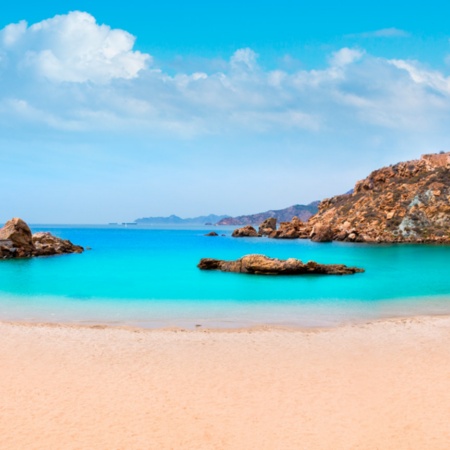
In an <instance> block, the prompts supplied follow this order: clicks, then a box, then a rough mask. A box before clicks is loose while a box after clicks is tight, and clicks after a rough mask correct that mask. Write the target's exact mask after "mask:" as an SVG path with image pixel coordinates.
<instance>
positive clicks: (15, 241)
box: [0, 217, 33, 256]
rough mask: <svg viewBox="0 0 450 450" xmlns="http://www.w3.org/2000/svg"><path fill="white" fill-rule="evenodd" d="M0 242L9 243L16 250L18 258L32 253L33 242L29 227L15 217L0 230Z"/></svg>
mask: <svg viewBox="0 0 450 450" xmlns="http://www.w3.org/2000/svg"><path fill="white" fill-rule="evenodd" d="M0 240H7V241H11V243H12V246H13V247H15V248H17V249H18V250H17V252H18V253H20V256H30V255H31V253H32V252H33V241H32V236H31V230H30V228H29V226H28V225H27V224H26V223H25V222H24V221H23V220H22V219H19V218H18V217H15V218H13V219H11V220H9V221H8V222H6V224H5V225H4V227H3V228H2V229H0Z"/></svg>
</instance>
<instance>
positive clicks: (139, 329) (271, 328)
mask: <svg viewBox="0 0 450 450" xmlns="http://www.w3.org/2000/svg"><path fill="white" fill-rule="evenodd" d="M439 319H448V320H449V322H450V313H442V314H423V315H421V314H419V315H411V316H406V315H405V316H403V315H402V316H390V317H380V318H376V319H370V320H364V319H361V320H353V321H348V322H345V323H340V324H336V325H329V326H303V325H300V324H298V325H297V324H292V325H282V324H281V325H280V324H270V323H258V324H255V325H248V326H238V327H233V326H230V327H226V326H223V327H222V326H220V327H207V326H203V325H200V326H196V325H194V326H193V327H192V328H189V327H183V326H178V325H173V326H171V325H170V326H161V327H156V326H155V327H148V326H139V325H128V324H126V323H117V324H111V323H110V322H100V321H93V322H92V323H83V322H64V321H55V322H52V321H49V322H46V321H29V320H5V319H2V318H0V327H1V326H3V325H5V326H18V327H24V328H61V329H66V328H67V329H80V330H83V329H86V330H120V331H128V332H132V333H158V332H169V333H170V332H172V333H194V334H195V333H218V334H220V333H245V332H249V333H253V332H267V333H269V332H286V333H321V332H327V331H333V330H340V329H345V328H365V327H367V326H372V325H376V324H383V323H386V324H387V323H392V324H396V323H398V324H400V323H405V322H412V323H421V322H427V321H431V322H432V321H434V320H439Z"/></svg>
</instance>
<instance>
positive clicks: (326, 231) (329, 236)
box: [310, 223, 333, 242]
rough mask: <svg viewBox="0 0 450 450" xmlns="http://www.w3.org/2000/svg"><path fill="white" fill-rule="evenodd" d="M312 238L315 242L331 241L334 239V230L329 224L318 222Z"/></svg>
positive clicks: (312, 232)
mask: <svg viewBox="0 0 450 450" xmlns="http://www.w3.org/2000/svg"><path fill="white" fill-rule="evenodd" d="M310 238H311V240H312V241H314V242H331V241H332V240H333V231H332V230H331V228H330V227H329V226H327V225H324V224H321V223H318V224H317V225H315V226H314V227H313V229H312V231H311V235H310Z"/></svg>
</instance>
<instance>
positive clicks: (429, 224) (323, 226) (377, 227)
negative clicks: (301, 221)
mask: <svg viewBox="0 0 450 450" xmlns="http://www.w3.org/2000/svg"><path fill="white" fill-rule="evenodd" d="M307 226H308V227H309V228H311V235H310V236H311V237H312V238H314V237H315V236H317V235H325V236H326V237H327V239H326V240H337V241H356V242H450V153H441V154H432V155H423V156H422V157H421V158H420V159H419V160H413V161H407V162H401V163H398V164H395V165H392V166H389V167H384V168H382V169H378V170H375V171H374V172H372V173H371V174H370V175H369V176H368V177H367V178H365V179H363V180H361V181H358V182H357V183H356V185H355V188H354V189H353V192H352V193H351V194H345V195H340V196H336V197H332V198H330V199H325V200H323V201H322V202H321V203H320V205H319V211H318V213H317V214H316V215H314V216H313V217H311V218H310V219H309V221H308V222H307ZM318 240H320V239H318Z"/></svg>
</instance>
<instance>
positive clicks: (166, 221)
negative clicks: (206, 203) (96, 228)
mask: <svg viewBox="0 0 450 450" xmlns="http://www.w3.org/2000/svg"><path fill="white" fill-rule="evenodd" d="M227 217H229V216H227V215H222V216H218V215H216V214H209V215H208V216H198V217H190V218H188V219H182V218H181V217H178V216H175V215H174V214H172V215H171V216H168V217H142V218H140V219H136V220H135V223H137V224H143V225H213V224H215V223H217V222H219V221H220V220H222V219H225V218H227Z"/></svg>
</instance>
